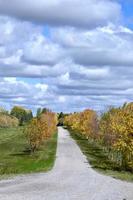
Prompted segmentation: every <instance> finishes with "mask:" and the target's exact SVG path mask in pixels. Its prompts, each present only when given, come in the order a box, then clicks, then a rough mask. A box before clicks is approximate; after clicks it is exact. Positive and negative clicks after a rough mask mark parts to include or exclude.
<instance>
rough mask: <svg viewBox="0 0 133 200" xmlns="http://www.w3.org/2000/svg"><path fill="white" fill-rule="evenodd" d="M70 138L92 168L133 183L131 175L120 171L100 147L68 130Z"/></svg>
mask: <svg viewBox="0 0 133 200" xmlns="http://www.w3.org/2000/svg"><path fill="white" fill-rule="evenodd" d="M70 133H71V136H72V138H73V139H75V140H76V142H77V144H78V145H79V147H80V148H81V150H82V152H83V153H84V154H85V155H86V157H87V159H88V161H89V163H90V164H91V166H92V168H94V169H95V170H97V171H99V172H101V173H103V174H105V175H110V176H112V177H113V178H116V179H121V180H125V181H133V174H132V173H130V172H127V171H121V170H120V169H119V166H118V165H117V164H116V163H113V162H111V161H110V160H109V159H108V155H107V154H106V153H104V152H103V150H102V149H101V148H100V146H98V145H96V144H94V143H93V142H89V141H88V140H87V139H85V138H84V137H83V136H81V135H79V134H76V133H74V132H73V131H71V130H70Z"/></svg>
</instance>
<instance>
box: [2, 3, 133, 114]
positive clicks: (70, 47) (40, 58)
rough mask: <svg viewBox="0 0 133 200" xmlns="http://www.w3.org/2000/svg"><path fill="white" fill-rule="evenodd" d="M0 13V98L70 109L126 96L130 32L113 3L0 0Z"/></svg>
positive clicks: (130, 87) (132, 56) (132, 66)
mask: <svg viewBox="0 0 133 200" xmlns="http://www.w3.org/2000/svg"><path fill="white" fill-rule="evenodd" d="M0 13H1V15H0V35H1V41H0V77H1V78H0V104H1V105H3V106H4V105H5V106H7V107H10V106H12V105H15V104H21V105H24V106H27V107H30V108H33V109H36V108H37V107H38V106H42V107H49V108H51V109H53V110H55V111H65V112H71V111H77V110H82V109H85V108H87V107H90V108H94V109H96V110H102V109H103V108H104V107H106V106H109V105H115V106H116V105H120V104H122V103H124V102H126V101H132V93H133V81H132V74H133V49H132V45H133V31H132V30H131V29H130V28H127V27H126V26H125V25H123V24H122V22H120V21H119V19H120V15H121V5H120V4H118V2H116V1H110V0H106V1H105V0H100V1H98V0H93V1H91V0H85V1H84V2H83V1H81V0H74V1H69V0H67V1H66V0H50V1H48V2H47V1H42V0H39V1H36V0H35V1H31V0H28V1H26V0H25V1H23V2H22V1H19V0H12V4H11V3H10V2H9V1H8V0H0ZM46 25H49V26H48V28H47V26H46ZM46 28H47V29H48V30H47V31H48V33H46V32H47V31H46Z"/></svg>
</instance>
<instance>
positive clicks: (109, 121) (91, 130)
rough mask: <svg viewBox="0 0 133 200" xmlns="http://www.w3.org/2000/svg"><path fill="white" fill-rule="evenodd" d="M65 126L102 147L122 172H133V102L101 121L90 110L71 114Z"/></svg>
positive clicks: (111, 110)
mask: <svg viewBox="0 0 133 200" xmlns="http://www.w3.org/2000/svg"><path fill="white" fill-rule="evenodd" d="M64 124H65V125H67V126H68V127H70V128H71V129H72V130H73V131H74V132H75V133H78V134H81V135H82V136H83V137H85V138H87V139H88V140H91V141H93V142H94V143H95V144H96V145H97V144H98V145H100V146H101V147H102V149H103V151H105V152H106V153H108V157H109V159H110V160H112V161H113V162H116V163H117V164H118V166H119V167H120V169H124V170H125V169H126V170H130V171H133V103H129V104H126V103H125V104H124V105H123V106H122V107H119V108H113V107H112V108H110V109H109V110H108V111H107V112H105V113H103V114H102V115H101V116H100V118H99V116H97V113H96V112H95V111H93V110H89V109H88V110H85V111H83V112H80V113H74V114H70V115H69V116H67V117H65V119H64Z"/></svg>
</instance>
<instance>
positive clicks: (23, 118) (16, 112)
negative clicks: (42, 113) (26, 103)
mask: <svg viewBox="0 0 133 200" xmlns="http://www.w3.org/2000/svg"><path fill="white" fill-rule="evenodd" d="M11 115H12V116H14V117H16V118H17V119H18V120H19V125H23V124H24V123H26V122H28V121H30V120H31V119H32V118H33V115H32V111H31V110H27V109H25V108H23V107H20V106H14V107H13V108H12V110H11Z"/></svg>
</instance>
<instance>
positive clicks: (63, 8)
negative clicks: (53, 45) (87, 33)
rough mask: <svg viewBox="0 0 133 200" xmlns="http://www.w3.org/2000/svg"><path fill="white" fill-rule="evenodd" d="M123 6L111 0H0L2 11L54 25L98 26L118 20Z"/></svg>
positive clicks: (32, 20)
mask: <svg viewBox="0 0 133 200" xmlns="http://www.w3.org/2000/svg"><path fill="white" fill-rule="evenodd" d="M120 12H121V7H120V5H119V4H118V3H116V2H112V1H110V0H100V1H99V0H93V1H92V0H84V1H81V0H73V1H71V0H49V1H44V0H34V1H32V0H28V1H27V0H23V1H21V0H12V3H11V2H10V0H1V1H0V13H1V14H5V15H9V16H14V17H16V18H19V19H21V20H27V21H31V22H37V23H41V24H44V23H45V24H49V25H53V26H74V27H79V28H89V29H90V28H95V27H97V26H102V25H106V24H107V23H108V21H117V20H118V19H119V17H120Z"/></svg>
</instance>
